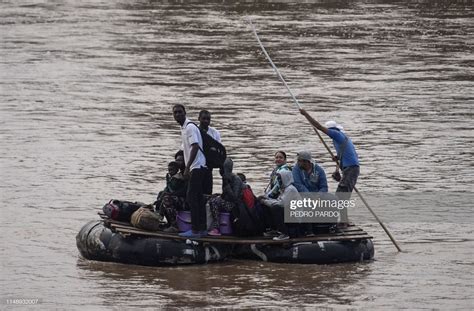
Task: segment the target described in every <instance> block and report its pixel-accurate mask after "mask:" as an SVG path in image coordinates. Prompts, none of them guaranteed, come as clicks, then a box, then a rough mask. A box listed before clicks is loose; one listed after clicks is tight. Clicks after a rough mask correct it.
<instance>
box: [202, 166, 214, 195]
mask: <svg viewBox="0 0 474 311" xmlns="http://www.w3.org/2000/svg"><path fill="white" fill-rule="evenodd" d="M212 186H213V180H212V168H208V169H206V177H205V182H204V188H203V193H204V194H208V195H211V194H212Z"/></svg>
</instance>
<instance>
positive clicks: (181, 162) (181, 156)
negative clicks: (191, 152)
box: [174, 150, 186, 175]
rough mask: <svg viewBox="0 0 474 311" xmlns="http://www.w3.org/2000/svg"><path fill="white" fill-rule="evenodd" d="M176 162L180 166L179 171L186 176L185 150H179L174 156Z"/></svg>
mask: <svg viewBox="0 0 474 311" xmlns="http://www.w3.org/2000/svg"><path fill="white" fill-rule="evenodd" d="M174 160H175V162H177V163H178V164H179V171H180V173H181V174H182V175H184V169H185V168H186V165H185V164H184V152H183V150H178V152H176V153H175V155H174Z"/></svg>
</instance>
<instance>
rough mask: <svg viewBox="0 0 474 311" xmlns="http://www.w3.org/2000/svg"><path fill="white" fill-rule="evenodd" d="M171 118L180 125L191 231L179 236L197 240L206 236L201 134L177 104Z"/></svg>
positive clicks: (204, 162) (204, 176) (204, 160)
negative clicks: (187, 180) (187, 179)
mask: <svg viewBox="0 0 474 311" xmlns="http://www.w3.org/2000/svg"><path fill="white" fill-rule="evenodd" d="M173 117H174V119H175V120H176V122H178V123H179V125H181V138H182V141H183V151H184V162H185V164H186V168H185V169H184V176H185V177H188V178H189V182H188V190H187V193H186V201H187V202H188V204H189V206H190V208H191V227H192V230H189V231H186V232H183V233H180V234H179V235H180V236H184V237H188V238H198V237H201V236H205V235H207V230H206V229H207V224H206V220H207V219H206V207H205V201H204V196H203V192H204V189H206V188H207V187H208V186H207V185H206V175H207V167H206V157H205V156H204V153H203V152H202V151H201V150H202V148H203V143H202V137H201V132H200V131H199V129H198V127H197V125H196V124H190V123H191V121H190V120H189V119H188V118H186V109H185V108H184V106H183V105H180V104H177V105H174V107H173Z"/></svg>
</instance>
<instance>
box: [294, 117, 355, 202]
mask: <svg viewBox="0 0 474 311" xmlns="http://www.w3.org/2000/svg"><path fill="white" fill-rule="evenodd" d="M300 113H301V114H302V115H304V116H305V117H306V119H308V121H309V123H311V125H313V126H314V127H315V128H317V129H318V130H320V131H321V132H323V133H325V134H326V135H328V136H329V137H331V138H332V142H333V144H334V148H336V152H337V159H338V160H339V165H340V167H341V169H342V179H341V180H340V181H339V185H338V187H337V190H336V194H338V193H341V192H348V193H349V197H350V193H351V192H352V190H353V189H354V187H355V185H356V183H357V178H358V177H359V172H360V170H359V157H358V155H357V152H356V150H355V147H354V144H353V143H352V141H351V139H350V138H349V137H348V136H347V135H346V134H345V133H344V128H343V127H342V126H341V125H339V124H337V123H336V122H334V121H329V122H326V124H325V125H326V126H322V125H321V124H320V123H319V122H318V121H316V120H315V119H313V118H312V117H311V116H310V115H309V114H308V113H307V112H306V111H305V110H304V109H300Z"/></svg>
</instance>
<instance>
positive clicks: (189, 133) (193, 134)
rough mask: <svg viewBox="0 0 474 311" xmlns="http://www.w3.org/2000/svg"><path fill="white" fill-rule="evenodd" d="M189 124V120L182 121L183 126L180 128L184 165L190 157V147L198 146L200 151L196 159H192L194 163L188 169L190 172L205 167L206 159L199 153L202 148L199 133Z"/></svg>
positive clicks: (195, 127)
mask: <svg viewBox="0 0 474 311" xmlns="http://www.w3.org/2000/svg"><path fill="white" fill-rule="evenodd" d="M190 123H191V121H190V120H189V119H186V121H184V124H183V126H182V127H181V139H182V141H183V152H184V163H186V165H187V164H188V161H189V158H190V157H191V145H192V144H195V143H197V144H199V148H200V149H199V150H198V152H197V154H196V158H194V162H193V163H192V164H191V166H190V168H189V169H190V170H191V171H192V170H193V169H195V168H200V167H201V166H203V167H205V166H206V158H205V157H204V154H203V153H202V151H201V150H202V148H203V146H202V137H201V132H200V131H199V129H198V128H197V126H196V125H194V124H192V123H191V124H190ZM188 124H189V125H188Z"/></svg>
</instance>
